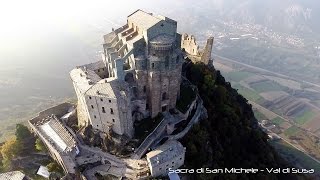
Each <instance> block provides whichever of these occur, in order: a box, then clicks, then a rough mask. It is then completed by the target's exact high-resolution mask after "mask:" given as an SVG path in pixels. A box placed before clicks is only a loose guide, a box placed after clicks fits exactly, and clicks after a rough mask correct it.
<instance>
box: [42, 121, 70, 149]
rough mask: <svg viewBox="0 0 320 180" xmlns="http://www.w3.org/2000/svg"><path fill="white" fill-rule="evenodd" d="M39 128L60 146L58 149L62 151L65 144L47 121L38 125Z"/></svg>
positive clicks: (65, 146)
mask: <svg viewBox="0 0 320 180" xmlns="http://www.w3.org/2000/svg"><path fill="white" fill-rule="evenodd" d="M40 128H41V129H42V130H43V131H44V132H45V133H46V135H47V136H48V137H50V138H51V139H52V140H53V141H54V143H55V144H56V145H57V146H58V147H59V148H60V150H62V151H64V150H66V149H67V147H68V146H67V144H66V143H65V142H64V141H63V140H62V138H61V137H60V136H59V135H58V134H57V133H56V132H55V131H54V130H53V129H52V127H51V126H50V125H49V122H47V123H45V124H43V125H41V126H40Z"/></svg>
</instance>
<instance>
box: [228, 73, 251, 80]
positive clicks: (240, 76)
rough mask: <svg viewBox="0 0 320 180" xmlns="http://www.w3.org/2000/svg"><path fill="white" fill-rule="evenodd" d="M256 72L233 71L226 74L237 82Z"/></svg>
mask: <svg viewBox="0 0 320 180" xmlns="http://www.w3.org/2000/svg"><path fill="white" fill-rule="evenodd" d="M253 75H254V74H252V73H250V72H246V71H233V72H229V73H227V74H226V76H227V77H228V78H229V79H230V80H232V81H235V82H240V81H242V80H244V79H246V78H248V77H250V76H253Z"/></svg>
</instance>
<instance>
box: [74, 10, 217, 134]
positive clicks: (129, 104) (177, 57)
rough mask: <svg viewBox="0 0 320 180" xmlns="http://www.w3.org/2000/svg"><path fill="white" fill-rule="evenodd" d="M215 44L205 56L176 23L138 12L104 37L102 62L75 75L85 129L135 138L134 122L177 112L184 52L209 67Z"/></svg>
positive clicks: (76, 69) (210, 46) (80, 118)
mask: <svg viewBox="0 0 320 180" xmlns="http://www.w3.org/2000/svg"><path fill="white" fill-rule="evenodd" d="M190 37H191V36H190ZM181 42H183V43H181ZM212 43H213V39H212V38H211V39H209V40H208V43H207V46H206V48H205V49H204V50H205V52H200V50H199V47H198V46H197V45H196V43H195V40H194V38H193V36H192V38H189V36H188V35H181V34H178V33H177V22H176V21H174V20H172V19H170V18H167V17H164V16H160V15H153V14H151V13H147V12H144V11H142V10H137V11H135V12H134V13H132V14H131V15H129V16H128V18H127V23H126V24H125V25H124V26H122V27H120V28H118V29H113V30H112V32H110V33H109V34H106V35H105V36H104V44H103V54H102V59H101V60H100V61H97V62H94V63H91V64H86V65H82V66H78V67H77V68H75V69H73V70H72V71H71V72H70V75H71V79H72V81H73V85H74V89H75V91H76V94H77V97H78V108H77V112H78V121H79V125H80V126H88V125H92V127H93V128H94V129H97V130H99V131H102V132H105V133H109V132H111V131H113V132H114V133H116V134H118V135H125V136H127V137H129V138H131V137H133V134H134V129H133V123H134V121H137V120H141V119H143V118H146V117H155V116H157V115H158V113H160V112H166V111H169V110H170V109H173V108H175V106H176V101H177V99H178V98H179V91H180V83H181V69H182V63H183V62H184V53H187V54H190V55H192V56H194V57H198V58H197V59H198V60H199V61H203V62H205V63H208V61H209V59H208V58H210V55H211V48H212ZM183 50H185V51H183ZM206 50H207V51H206ZM192 51H193V52H192ZM208 51H210V52H209V53H210V55H209V56H208ZM206 52H207V53H206Z"/></svg>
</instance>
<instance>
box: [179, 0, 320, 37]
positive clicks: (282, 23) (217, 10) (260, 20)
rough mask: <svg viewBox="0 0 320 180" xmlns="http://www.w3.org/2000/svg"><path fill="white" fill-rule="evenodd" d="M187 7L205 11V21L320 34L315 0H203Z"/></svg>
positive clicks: (319, 10)
mask: <svg viewBox="0 0 320 180" xmlns="http://www.w3.org/2000/svg"><path fill="white" fill-rule="evenodd" d="M188 10H192V11H191V12H194V13H193V14H196V15H195V17H199V16H198V15H197V14H206V15H207V16H208V18H209V19H208V20H210V19H211V18H219V19H221V20H223V21H231V22H236V23H240V24H259V25H262V26H265V27H267V28H269V29H272V30H273V31H277V32H282V33H291V34H292V33H293V34H299V35H309V34H308V33H312V34H313V33H320V22H319V19H320V1H318V0H204V1H201V2H195V3H193V7H192V8H190V9H188ZM182 11H183V10H182ZM184 11H185V9H184ZM199 11H201V13H200V12H199Z"/></svg>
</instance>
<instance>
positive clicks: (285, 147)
mask: <svg viewBox="0 0 320 180" xmlns="http://www.w3.org/2000/svg"><path fill="white" fill-rule="evenodd" d="M271 145H272V146H273V147H275V148H276V150H277V151H278V152H279V153H280V154H281V155H282V156H284V157H285V158H286V159H287V160H288V161H290V162H292V163H294V164H298V165H301V166H302V167H303V168H309V169H311V168H313V169H314V170H315V171H316V172H320V164H319V163H318V162H316V161H315V160H313V159H311V158H310V157H308V156H307V155H305V154H304V153H303V152H301V151H299V150H297V149H295V148H294V147H292V146H291V145H290V144H288V143H286V142H284V141H283V140H280V141H273V142H271Z"/></svg>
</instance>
